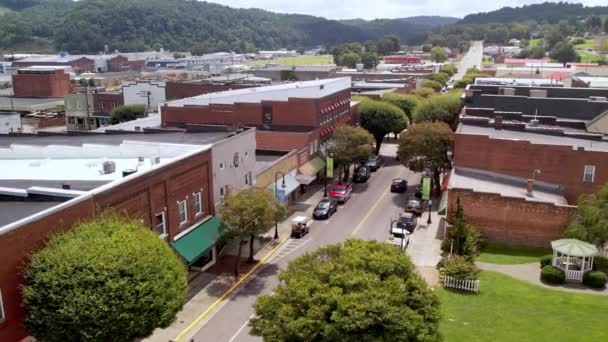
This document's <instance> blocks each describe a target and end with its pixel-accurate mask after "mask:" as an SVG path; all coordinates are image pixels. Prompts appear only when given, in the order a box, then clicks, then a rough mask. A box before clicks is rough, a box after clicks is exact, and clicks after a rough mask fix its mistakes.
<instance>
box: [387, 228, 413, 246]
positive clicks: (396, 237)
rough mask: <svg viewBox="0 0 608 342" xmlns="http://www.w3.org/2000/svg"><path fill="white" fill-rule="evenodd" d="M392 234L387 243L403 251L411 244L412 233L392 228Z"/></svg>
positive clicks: (403, 229)
mask: <svg viewBox="0 0 608 342" xmlns="http://www.w3.org/2000/svg"><path fill="white" fill-rule="evenodd" d="M390 233H391V235H390V236H389V238H388V240H387V241H386V242H388V243H390V244H392V245H395V246H397V247H399V248H400V249H401V250H402V251H404V250H405V249H406V248H407V246H408V245H409V244H410V232H409V231H408V230H407V229H405V228H399V227H391V230H390Z"/></svg>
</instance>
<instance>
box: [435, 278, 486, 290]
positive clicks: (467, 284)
mask: <svg viewBox="0 0 608 342" xmlns="http://www.w3.org/2000/svg"><path fill="white" fill-rule="evenodd" d="M443 287H449V288H453V289H458V290H463V291H471V292H476V293H478V292H479V280H478V279H476V280H472V279H457V278H453V277H450V276H446V277H444V278H443Z"/></svg>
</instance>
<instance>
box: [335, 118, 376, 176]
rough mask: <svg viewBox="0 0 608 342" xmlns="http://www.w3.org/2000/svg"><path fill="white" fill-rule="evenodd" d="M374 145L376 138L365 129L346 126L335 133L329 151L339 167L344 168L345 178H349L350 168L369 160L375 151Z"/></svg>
mask: <svg viewBox="0 0 608 342" xmlns="http://www.w3.org/2000/svg"><path fill="white" fill-rule="evenodd" d="M373 144H374V137H373V136H372V135H371V134H370V133H369V132H368V131H366V130H365V129H363V128H361V127H353V126H348V125H344V126H340V127H338V128H336V130H335V131H334V132H333V134H332V136H331V140H330V141H329V146H328V148H327V151H328V152H329V153H330V154H333V156H334V157H333V158H334V161H335V162H336V164H337V165H340V166H343V167H344V172H345V175H346V176H345V178H348V172H347V170H348V167H349V166H350V165H351V164H352V163H355V162H358V161H359V160H362V159H367V158H368V157H369V156H370V155H371V154H372V152H373V151H374V146H373Z"/></svg>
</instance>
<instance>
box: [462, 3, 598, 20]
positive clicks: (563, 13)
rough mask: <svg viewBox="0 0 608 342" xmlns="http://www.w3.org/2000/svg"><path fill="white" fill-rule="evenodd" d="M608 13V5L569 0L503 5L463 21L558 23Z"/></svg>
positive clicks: (470, 15)
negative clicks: (571, 18) (513, 5)
mask: <svg viewBox="0 0 608 342" xmlns="http://www.w3.org/2000/svg"><path fill="white" fill-rule="evenodd" d="M604 14H608V6H604V7H601V6H597V7H585V6H583V5H582V4H574V3H567V2H558V3H554V2H544V3H542V4H534V5H525V6H522V7H515V8H513V7H503V8H501V9H499V10H497V11H492V12H484V13H476V14H469V15H467V16H466V17H464V19H462V21H461V23H464V24H487V23H513V22H524V21H529V20H534V21H537V22H545V23H550V24H557V23H558V22H559V21H560V20H563V19H567V18H569V17H577V16H584V17H586V16H589V15H604Z"/></svg>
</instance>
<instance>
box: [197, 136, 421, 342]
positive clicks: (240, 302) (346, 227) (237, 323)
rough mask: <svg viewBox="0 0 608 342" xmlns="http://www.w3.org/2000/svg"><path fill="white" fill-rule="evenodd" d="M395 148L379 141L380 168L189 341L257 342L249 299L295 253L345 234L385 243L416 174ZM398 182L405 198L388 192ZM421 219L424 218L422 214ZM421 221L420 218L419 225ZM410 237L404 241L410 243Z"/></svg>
mask: <svg viewBox="0 0 608 342" xmlns="http://www.w3.org/2000/svg"><path fill="white" fill-rule="evenodd" d="M396 149H397V145H396V144H394V143H391V144H389V143H385V144H383V146H382V152H381V154H382V155H383V157H384V161H385V165H384V167H382V168H380V169H379V170H378V171H377V172H374V173H373V174H372V177H371V178H370V179H369V180H368V182H367V183H363V184H354V186H353V196H352V198H351V199H350V200H349V201H348V202H347V203H346V204H345V205H342V206H340V208H339V209H338V212H337V213H336V214H335V215H334V216H332V217H331V218H330V219H329V220H325V221H315V222H314V223H313V224H312V226H311V231H310V233H309V234H307V235H305V236H304V237H303V238H302V239H292V240H290V241H288V242H287V243H286V244H285V245H284V246H283V247H282V248H281V249H280V250H279V251H278V252H277V253H276V254H275V255H274V256H273V258H272V259H271V260H270V261H269V262H268V263H267V265H265V266H264V267H263V268H262V269H261V270H260V271H259V272H258V273H257V274H256V275H254V276H253V277H252V278H251V279H249V281H248V282H247V283H246V284H245V285H243V287H242V288H241V289H240V290H238V292H236V293H235V294H233V295H232V296H231V297H229V298H228V299H227V300H226V301H225V302H224V303H222V305H220V307H219V308H218V309H217V311H216V312H215V314H213V315H212V316H210V317H209V318H208V319H207V321H206V322H205V323H204V325H203V326H202V328H201V329H200V330H199V331H198V332H196V334H195V335H194V337H193V341H196V342H203V341H227V342H245V341H262V339H261V338H258V337H254V336H250V335H249V327H248V325H247V323H248V321H249V319H250V318H251V317H252V315H253V308H252V305H253V303H254V302H255V299H256V298H257V297H258V296H260V295H263V294H268V293H270V292H271V291H272V289H273V288H274V287H275V286H276V285H277V284H278V279H277V274H278V272H279V270H280V269H283V268H285V267H286V265H287V264H288V262H289V261H290V260H292V259H294V258H296V257H298V256H299V255H302V254H304V253H306V252H311V251H314V250H316V249H318V248H319V247H322V246H325V245H327V244H332V243H337V242H341V241H343V240H344V239H346V238H348V237H349V236H353V237H358V238H363V239H375V240H378V241H386V239H387V238H388V232H389V224H390V220H391V219H396V218H397V215H398V214H399V213H400V212H401V211H402V210H403V207H404V205H405V200H406V198H407V197H408V196H409V195H410V194H412V193H413V188H414V186H415V185H416V184H417V183H418V182H419V180H420V175H419V174H415V173H413V172H411V171H409V170H408V169H406V168H405V167H403V166H401V165H400V164H398V162H397V161H396V160H395V153H396ZM394 178H404V179H406V180H407V181H408V183H409V184H408V185H409V188H408V193H407V194H394V193H391V192H390V184H391V180H392V179H394ZM424 217H426V216H424ZM423 221H425V220H422V219H420V220H419V226H420V224H421V223H422V222H423ZM415 243H416V242H415V239H414V240H413V241H412V242H411V243H410V248H411V245H412V244H415Z"/></svg>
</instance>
